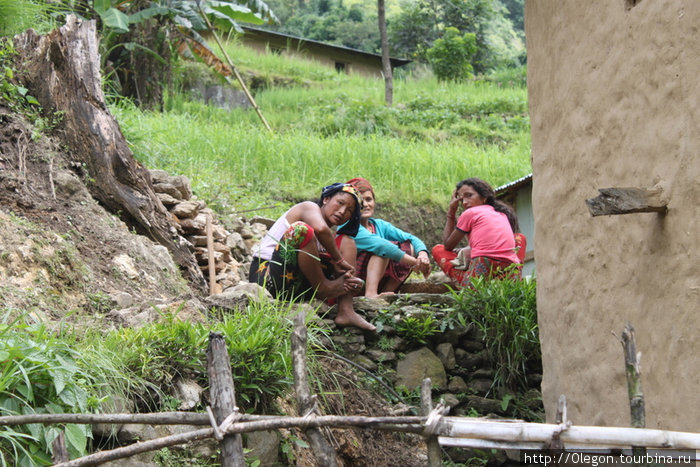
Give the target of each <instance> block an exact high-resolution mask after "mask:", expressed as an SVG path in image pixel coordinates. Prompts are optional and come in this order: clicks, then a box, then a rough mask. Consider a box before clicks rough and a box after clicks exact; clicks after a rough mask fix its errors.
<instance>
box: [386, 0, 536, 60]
mask: <svg viewBox="0 0 700 467" xmlns="http://www.w3.org/2000/svg"><path fill="white" fill-rule="evenodd" d="M514 1H515V0H514ZM507 14H508V10H506V8H505V7H504V6H503V4H502V3H501V2H500V1H499V0H418V1H417V2H416V3H413V4H408V5H404V8H403V10H402V11H401V13H399V15H398V16H396V17H395V18H393V20H392V21H391V23H390V26H391V37H392V42H393V45H394V50H395V51H397V52H399V53H400V54H401V55H408V56H411V57H413V58H417V59H426V58H427V57H426V55H425V51H426V50H427V49H428V48H430V47H431V46H432V44H433V43H434V41H435V40H436V39H438V37H441V36H443V35H444V34H445V31H446V29H447V28H450V27H454V28H457V30H458V31H459V32H460V33H461V34H464V33H473V34H474V36H475V38H476V45H477V51H476V53H475V54H474V56H473V58H472V66H473V68H474V71H475V72H477V73H483V72H485V71H487V70H490V69H494V68H498V67H501V66H507V65H515V64H519V58H520V57H521V56H522V55H523V54H524V45H523V41H522V37H520V36H518V34H516V32H515V31H514V30H513V25H512V23H511V22H510V20H509V19H508V18H507V17H506V15H507Z"/></svg>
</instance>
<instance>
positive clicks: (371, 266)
mask: <svg viewBox="0 0 700 467" xmlns="http://www.w3.org/2000/svg"><path fill="white" fill-rule="evenodd" d="M388 265H389V258H382V257H381V256H377V255H372V256H371V257H370V258H369V261H368V262H367V283H366V284H365V297H367V298H374V297H376V296H378V295H379V292H380V290H379V282H380V281H381V280H382V279H383V278H384V272H385V271H386V267H387V266H388Z"/></svg>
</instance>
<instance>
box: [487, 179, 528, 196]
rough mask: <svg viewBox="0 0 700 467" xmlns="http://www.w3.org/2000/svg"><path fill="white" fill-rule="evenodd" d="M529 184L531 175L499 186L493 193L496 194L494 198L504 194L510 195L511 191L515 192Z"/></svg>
mask: <svg viewBox="0 0 700 467" xmlns="http://www.w3.org/2000/svg"><path fill="white" fill-rule="evenodd" d="M530 183H532V174H528V175H525V176H524V177H522V178H519V179H517V180H513V181H512V182H510V183H506V184H505V185H502V186H499V187H498V188H496V189H495V190H494V191H495V192H496V196H500V195H504V194H506V193H510V192H511V191H513V190H516V189H518V188H520V187H522V186H525V185H528V184H530Z"/></svg>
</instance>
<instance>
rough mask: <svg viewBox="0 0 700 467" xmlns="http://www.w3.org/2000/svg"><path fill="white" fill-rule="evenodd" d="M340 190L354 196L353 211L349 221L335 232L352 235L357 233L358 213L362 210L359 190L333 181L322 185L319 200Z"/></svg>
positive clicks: (358, 225) (358, 227)
mask: <svg viewBox="0 0 700 467" xmlns="http://www.w3.org/2000/svg"><path fill="white" fill-rule="evenodd" d="M341 191H344V192H345V193H350V194H351V195H353V196H354V197H355V212H353V213H352V217H350V220H349V221H347V222H346V223H345V224H343V225H342V226H340V227H339V228H338V232H337V233H338V234H345V235H350V236H351V237H354V236H355V235H357V231H358V230H359V229H360V213H361V212H362V197H361V196H360V192H359V191H357V189H356V188H355V187H354V186H352V185H348V184H347V183H334V184H332V185H328V186H326V187H323V190H322V191H321V202H323V200H324V199H326V198H330V197H332V196H333V195H335V194H336V193H339V192H341Z"/></svg>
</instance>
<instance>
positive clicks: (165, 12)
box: [129, 6, 173, 24]
mask: <svg viewBox="0 0 700 467" xmlns="http://www.w3.org/2000/svg"><path fill="white" fill-rule="evenodd" d="M172 13H173V10H171V9H170V8H166V7H162V6H154V7H150V8H144V9H143V10H141V11H138V12H136V13H134V14H133V15H129V23H130V24H136V23H140V22H142V21H145V20H147V19H149V18H153V17H154V16H170V15H171V14H172Z"/></svg>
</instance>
